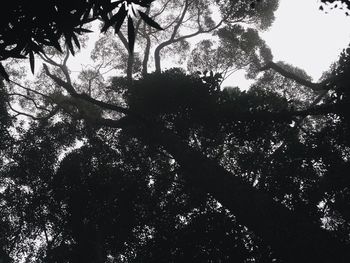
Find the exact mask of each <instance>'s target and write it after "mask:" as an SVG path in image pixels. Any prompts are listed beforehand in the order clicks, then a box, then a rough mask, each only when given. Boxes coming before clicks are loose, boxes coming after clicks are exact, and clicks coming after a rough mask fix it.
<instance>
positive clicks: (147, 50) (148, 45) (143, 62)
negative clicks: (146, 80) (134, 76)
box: [142, 35, 151, 76]
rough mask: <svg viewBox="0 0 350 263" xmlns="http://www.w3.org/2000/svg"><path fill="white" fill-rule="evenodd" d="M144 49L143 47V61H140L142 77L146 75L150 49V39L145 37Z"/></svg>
mask: <svg viewBox="0 0 350 263" xmlns="http://www.w3.org/2000/svg"><path fill="white" fill-rule="evenodd" d="M145 38H146V47H145V54H144V56H143V61H142V75H143V76H145V75H147V73H148V60H149V54H150V49H151V39H150V37H149V36H148V35H147V36H146V37H145Z"/></svg>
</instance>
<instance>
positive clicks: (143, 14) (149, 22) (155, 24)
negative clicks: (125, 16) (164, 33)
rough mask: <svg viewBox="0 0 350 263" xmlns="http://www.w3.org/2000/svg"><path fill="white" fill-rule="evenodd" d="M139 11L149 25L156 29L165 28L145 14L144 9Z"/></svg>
mask: <svg viewBox="0 0 350 263" xmlns="http://www.w3.org/2000/svg"><path fill="white" fill-rule="evenodd" d="M139 13H140V16H141V18H142V19H143V21H145V22H146V23H147V24H148V25H150V26H151V27H154V28H156V29H159V30H163V28H162V27H161V26H160V25H159V24H158V23H157V22H155V21H154V20H153V19H152V18H150V17H149V16H148V15H147V14H145V13H144V12H142V11H139Z"/></svg>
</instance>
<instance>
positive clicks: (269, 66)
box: [260, 61, 328, 92]
mask: <svg viewBox="0 0 350 263" xmlns="http://www.w3.org/2000/svg"><path fill="white" fill-rule="evenodd" d="M268 69H273V70H274V71H276V72H278V73H279V74H281V75H282V76H283V77H285V78H288V79H292V80H294V81H295V82H297V83H298V84H301V85H303V86H305V87H308V88H310V89H312V90H313V91H316V92H320V91H323V90H328V89H327V87H326V84H327V83H328V81H322V82H320V83H314V82H311V81H308V80H305V79H303V78H301V77H299V76H297V75H296V74H294V73H292V72H289V71H287V70H285V69H283V68H282V67H281V66H279V65H278V64H276V63H274V62H272V61H271V62H268V63H267V64H266V65H265V66H264V67H262V68H261V69H260V70H261V71H264V70H268Z"/></svg>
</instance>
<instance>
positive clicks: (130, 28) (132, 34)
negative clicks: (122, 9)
mask: <svg viewBox="0 0 350 263" xmlns="http://www.w3.org/2000/svg"><path fill="white" fill-rule="evenodd" d="M128 40H129V51H130V52H131V53H132V52H133V51H134V44H135V28H134V23H133V22H132V18H131V17H130V16H129V17H128Z"/></svg>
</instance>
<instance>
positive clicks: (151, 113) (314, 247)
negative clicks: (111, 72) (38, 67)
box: [5, 5, 349, 262]
mask: <svg viewBox="0 0 350 263" xmlns="http://www.w3.org/2000/svg"><path fill="white" fill-rule="evenodd" d="M225 7H226V5H223V6H222V8H223V10H224V11H225V10H226V9H225ZM241 8H242V9H243V10H247V5H242V6H241ZM226 11H227V12H228V11H229V10H226ZM251 12H254V11H251ZM125 16H126V15H125ZM124 18H125V17H124ZM108 19H109V18H108ZM111 20H112V19H110V20H109V21H111ZM118 21H121V20H118ZM118 21H116V22H118ZM129 21H130V20H129ZM107 25H108V23H107ZM129 42H130V41H129ZM130 50H131V48H130ZM347 57H348V54H347V53H346V52H345V53H344V54H343V58H342V59H343V61H346V58H347ZM342 64H343V63H341V64H340V65H342ZM346 65H347V63H346V62H344V65H342V66H343V67H345V69H346ZM342 66H340V67H339V68H340V70H339V72H336V73H335V76H334V77H332V78H330V79H327V80H325V81H323V82H322V83H318V84H317V83H311V82H310V81H308V80H305V79H302V78H301V77H300V76H298V75H295V74H294V73H293V72H288V71H287V70H286V69H284V68H283V67H281V66H279V65H278V64H275V63H273V62H271V63H267V64H266V66H265V67H263V68H264V69H268V68H272V69H274V70H276V71H277V72H278V73H280V74H281V75H283V76H285V77H288V78H292V79H293V80H294V81H296V82H298V83H300V84H302V85H304V86H306V87H309V88H311V89H314V90H321V91H325V90H327V91H328V90H334V92H335V93H336V98H335V99H334V100H332V99H329V100H327V101H325V102H323V103H322V104H321V105H318V106H317V105H316V106H315V105H313V106H312V107H311V108H306V109H301V110H293V109H289V107H288V102H287V101H286V100H285V98H283V97H282V98H281V96H280V95H279V94H273V93H271V92H268V91H266V90H261V91H260V90H252V91H250V92H247V93H244V92H243V93H242V94H241V93H240V92H238V91H237V90H232V91H225V92H221V91H219V90H218V89H217V86H216V85H213V82H210V81H208V79H205V78H202V79H201V78H199V77H196V76H186V75H184V74H183V73H181V72H178V71H173V72H169V73H167V74H159V73H158V74H154V75H150V76H145V77H144V78H141V79H140V80H137V81H135V83H134V84H133V85H132V86H129V85H127V84H125V82H123V81H121V79H116V80H115V83H114V84H115V85H114V87H113V89H112V90H114V91H116V92H117V94H122V95H123V96H124V97H123V98H124V100H122V102H123V103H125V105H122V103H120V104H118V102H113V103H111V102H110V101H105V100H103V98H101V99H100V98H98V99H97V98H94V97H92V96H89V95H88V94H87V93H85V92H80V91H79V90H78V89H77V88H76V85H75V83H74V82H72V81H71V79H70V76H69V71H68V70H67V68H66V67H64V65H61V64H57V65H55V67H51V68H48V67H47V66H45V67H44V72H45V74H46V75H47V77H48V80H51V81H52V85H51V86H49V87H48V89H47V91H46V92H45V93H42V92H39V91H36V90H33V89H30V88H28V87H21V89H24V90H26V91H28V92H31V93H32V95H35V96H41V99H40V101H41V102H42V103H43V105H45V103H46V105H48V107H52V108H48V109H47V110H48V111H49V114H48V115H47V114H46V115H45V116H44V118H42V117H41V116H33V117H34V119H39V121H41V123H42V124H43V125H44V126H45V122H46V124H47V123H51V120H50V118H51V117H52V116H53V113H60V114H61V116H63V119H62V120H63V121H62V122H60V125H62V126H63V127H65V128H67V127H68V125H65V122H68V123H72V124H73V127H74V126H76V125H79V127H81V128H82V129H81V130H82V131H83V132H84V133H85V132H86V134H91V133H92V134H93V133H94V132H97V131H96V130H94V129H101V128H104V129H107V128H108V129H111V130H112V131H115V132H120V129H121V130H122V131H123V132H125V133H127V135H128V136H130V137H132V138H133V141H134V142H137V143H140V144H141V145H145V146H148V147H151V148H152V149H154V150H155V151H157V152H160V153H162V154H166V155H167V156H168V158H167V160H168V163H170V162H173V163H174V164H175V165H176V166H177V167H179V169H181V171H183V174H184V177H185V179H186V184H188V185H193V186H194V187H196V188H198V189H200V190H201V191H202V192H204V193H206V194H209V195H210V196H212V198H214V199H215V200H216V202H219V203H220V205H222V206H223V207H224V208H226V209H228V210H229V212H230V213H232V214H233V215H234V216H235V218H236V219H237V221H238V222H240V223H242V224H243V225H244V226H246V227H247V228H248V229H249V230H250V231H253V232H254V233H255V234H256V235H258V236H260V237H261V238H262V239H263V240H264V242H265V243H267V244H268V245H271V247H272V250H273V252H275V253H276V255H277V257H279V258H281V259H282V260H284V261H285V262H310V261H317V262H330V261H333V262H347V261H348V258H349V253H348V250H347V246H346V245H345V244H344V243H342V241H343V240H344V238H340V237H339V236H338V237H334V234H332V233H330V232H329V231H326V230H324V229H323V230H322V229H321V228H320V224H319V223H318V224H317V223H316V222H317V221H318V222H319V220H320V219H321V218H322V217H320V216H318V215H317V211H316V212H315V210H317V205H320V203H318V202H317V201H318V200H320V196H321V200H322V197H324V198H326V199H324V200H326V201H327V202H328V203H329V202H332V200H333V199H332V198H333V197H335V198H336V200H340V201H342V200H346V196H347V195H346V192H345V193H344V194H341V195H340V196H335V195H334V194H335V193H332V192H331V191H330V190H327V191H326V192H324V191H323V192H322V190H321V195H316V197H314V198H312V193H314V194H315V193H316V194H317V193H319V192H317V191H315V189H314V186H315V184H316V185H318V184H320V185H322V181H323V180H324V178H326V179H325V180H327V178H328V176H325V175H327V174H328V175H331V174H333V173H332V172H333V171H338V170H337V169H340V168H341V167H347V161H346V158H344V157H343V156H341V154H342V152H341V151H339V150H338V152H337V147H338V149H339V147H340V149H345V148H344V147H345V146H346V143H345V142H344V141H342V139H341V138H337V139H338V140H337V141H330V143H329V144H328V143H325V144H321V142H322V140H323V138H325V135H327V136H332V134H333V133H334V131H335V130H336V129H335V127H337V128H338V129H342V130H343V131H345V132H346V131H347V130H348V125H347V122H346V120H347V116H348V115H347V111H346V110H347V107H348V103H349V102H348V101H347V98H348V96H347V95H346V94H347V93H346V87H344V86H342V85H340V83H343V82H342V81H341V80H346V76H347V75H348V74H346V73H347V71H346V70H345V69H342ZM175 80H176V81H178V82H177V83H176V82H175ZM116 84H118V85H116ZM214 84H215V83H214ZM337 85H340V86H342V87H343V88H338V86H337ZM47 86H48V85H47ZM125 88H127V89H126V90H125ZM55 91H58V92H55ZM62 91H64V92H62ZM337 92H338V94H339V97H337V95H338V94H337ZM106 97H107V96H106ZM43 98H44V99H43ZM175 98H176V99H175ZM50 105H52V106H50ZM286 105H287V107H286ZM55 106H57V107H55ZM286 108H287V109H286ZM320 114H321V115H325V116H326V114H328V115H330V117H328V118H327V120H328V124H327V125H324V126H322V125H321V129H320V130H316V131H312V130H309V132H312V134H311V135H310V136H308V137H305V136H301V135H300V134H299V133H297V132H299V130H297V132H295V131H294V132H293V130H294V129H290V128H292V127H290V126H289V124H290V123H291V121H292V120H293V118H295V117H306V116H313V115H320ZM27 115H28V116H30V115H29V114H27ZM337 116H339V117H340V118H341V120H342V121H340V122H337V118H338V117H337ZM52 123H54V122H52ZM52 123H51V124H52ZM80 125H81V126H80ZM84 125H85V126H84ZM70 127H72V126H70ZM91 127H92V128H93V129H91ZM290 130H292V131H290ZM327 130H328V131H327ZM232 131H235V132H236V131H237V132H238V136H236V137H234V136H233V135H234V134H235V133H234V132H232ZM256 131H261V133H257V132H256ZM265 131H266V133H264V132H265ZM271 131H272V132H271ZM284 131H286V132H284ZM326 131H327V132H328V133H326ZM221 134H223V135H225V136H220V135H221ZM29 135H30V133H29ZM48 135H49V136H50V133H49V134H48ZM262 135H269V136H268V139H263V136H262ZM89 136H90V135H89ZM90 137H91V136H90ZM90 137H89V138H90ZM230 138H232V139H233V140H232V143H231V145H230V144H229V143H226V142H229V139H230ZM305 138H310V144H306V143H305V141H307V140H305ZM326 138H330V137H326ZM106 139H108V136H107V138H106ZM247 139H249V140H247ZM311 139H313V140H314V141H311ZM24 141H26V142H27V143H30V142H32V140H31V137H30V136H29V137H27V138H26V139H25V140H24ZM112 141H113V140H112ZM255 141H256V142H255ZM281 141H286V144H285V145H286V149H283V150H284V152H285V153H286V158H280V157H283V156H281V155H278V156H277V157H279V158H276V160H271V159H269V155H270V154H269V153H271V152H273V150H274V147H273V146H274V145H276V144H279V143H280V142H281ZM35 142H36V143H38V144H39V145H40V143H42V142H43V141H41V140H36V141H35ZM218 142H219V143H218ZM236 142H239V143H240V144H243V146H244V147H243V150H242V152H238V154H237V156H236V159H237V161H231V160H230V155H228V154H229V153H230V152H231V151H230V148H231V147H234V145H235V143H236ZM307 142H308V141H307ZM46 144H47V141H46ZM237 145H239V144H237ZM315 145H319V149H322V151H315ZM225 147H226V148H229V151H226V149H225ZM295 147H299V148H301V149H307V150H309V151H310V152H311V153H312V155H310V157H312V158H310V159H306V157H305V158H304V159H305V160H301V161H299V162H297V164H298V168H299V169H297V171H299V174H296V175H295V177H293V175H294V173H292V170H291V169H284V167H288V168H290V167H292V166H291V165H290V163H291V162H292V161H293V160H294V159H295V158H298V157H296V156H299V154H300V152H302V151H299V152H298V151H296V150H295V149H297V148H295ZM42 148H45V150H47V149H52V146H51V145H45V146H40V147H37V148H34V150H36V152H35V151H34V153H35V154H32V153H30V152H29V155H28V156H29V157H31V158H27V155H25V156H22V155H21V156H16V151H15V155H14V157H16V158H14V159H15V160H17V162H18V163H19V162H20V161H22V159H23V160H24V165H25V166H24V167H25V168H26V165H27V166H28V165H34V167H35V168H36V169H37V170H38V171H39V172H38V173H41V174H40V176H38V177H37V178H36V179H37V181H35V180H34V181H33V186H35V187H36V186H40V183H39V182H40V180H41V178H45V176H47V175H50V174H52V173H53V171H52V170H53V169H52V167H53V166H52V165H50V163H53V162H54V161H53V160H54V158H55V154H54V151H45V153H46V154H45V155H42V152H41V153H40V149H42ZM14 150H16V148H14ZM26 150H32V149H31V148H30V147H24V151H26ZM266 150H267V151H266ZM38 151H39V153H38ZM20 152H21V151H19V152H17V153H20ZM333 152H337V158H336V161H334V160H332V159H330V158H326V157H327V156H330V155H329V154H328V153H333ZM262 153H267V154H265V155H263V154H262ZM297 153H299V154H297ZM169 154H170V155H171V156H169ZM317 154H319V155H317ZM38 155H39V156H40V158H41V159H40V160H42V162H40V163H38V162H37V161H35V158H34V159H33V156H38ZM46 155H47V156H46ZM17 157H18V158H17ZM22 157H24V158H22ZM215 157H216V158H215ZM287 157H288V158H287ZM317 157H319V158H318V159H317ZM346 157H347V155H346ZM70 158H72V159H69V158H68V159H67V161H65V162H62V170H61V171H62V173H61V174H64V173H65V172H64V171H66V172H69V171H70V168H68V169H67V168H65V167H69V166H73V167H72V169H73V168H74V169H77V168H78V167H74V165H73V164H74V163H75V162H78V161H79V162H80V163H83V161H81V160H79V158H80V157H79V155H78V156H77V155H72V156H70ZM145 159H146V158H145ZM259 159H260V160H263V163H264V164H265V165H263V166H262V167H257V166H254V167H253V168H254V169H248V168H249V167H248V165H247V164H249V162H251V160H259ZM91 160H94V158H92V159H90V162H91ZM97 160H98V159H97ZM18 163H14V169H18V167H19V166H18ZM288 163H289V165H288V166H285V164H288ZM40 164H42V165H40ZM257 164H258V163H257ZM267 164H269V165H271V166H269V165H267ZM305 167H307V172H306V171H305V170H303V168H305ZM315 167H316V168H315ZM91 168H93V167H91ZM255 168H260V169H256V170H255ZM335 168H337V169H335ZM18 170H19V172H20V173H21V172H22V175H21V176H20V177H19V178H20V180H21V179H22V178H26V177H27V176H28V174H26V169H18ZM325 171H326V172H325ZM315 172H316V173H317V172H318V173H320V174H321V176H320V177H316V176H315ZM23 173H24V174H23ZM276 173H277V175H276ZM8 174H11V173H6V171H5V177H6V175H8ZM76 174H78V178H77V179H78V180H81V179H79V178H81V177H82V176H83V175H82V174H81V173H80V171H79V170H76ZM84 174H86V173H84ZM239 174H240V175H241V176H238V175H239ZM281 174H282V176H279V175H281ZM252 175H253V176H252ZM278 176H279V177H278ZM304 177H307V179H309V180H305V178H304ZM261 178H264V180H262V179H261ZM320 178H321V179H320ZM30 181H31V180H30ZM256 182H257V185H258V187H254V186H252V184H253V185H255V184H256ZM20 183H21V181H19V184H16V188H18V187H19V188H20V186H21V184H20ZM86 183H87V185H88V180H87V181H86ZM285 183H287V184H286V185H285ZM63 184H65V183H64V182H63ZM306 184H307V185H306ZM10 185H11V184H10ZM68 185H69V186H71V185H74V182H72V183H68ZM83 185H84V187H82V189H81V190H82V191H83V193H84V195H85V196H86V195H88V193H89V192H91V190H88V189H89V188H86V187H85V185H86V184H85V182H83ZM326 185H328V184H326ZM25 186H26V185H25ZM286 186H288V187H287V189H286V188H284V187H286ZM72 188H73V187H72ZM31 189H32V188H29V189H28V188H24V189H22V191H20V192H19V197H26V195H25V194H23V192H26V191H29V192H30V190H31ZM55 189H56V188H55ZM57 189H59V188H57ZM321 189H322V188H321ZM323 189H325V188H323ZM7 190H8V191H10V190H11V189H10V188H7ZM20 190H21V189H20ZM67 190H68V192H70V194H72V195H75V194H76V193H75V192H74V191H75V190H74V189H73V190H72V191H70V189H67ZM316 190H317V189H316ZM344 190H345V189H344ZM18 200H21V198H18V199H16V200H15V201H16V202H15V206H16V205H17V206H18V207H19V208H20V209H17V210H15V211H21V210H22V209H21V208H22V207H23V205H25V204H26V202H19V201H18ZM324 200H323V201H324ZM43 201H45V198H44V197H40V198H38V202H39V204H40V205H41V202H43ZM66 201H67V203H71V201H70V200H69V198H68V200H66ZM127 201H128V200H127ZM81 202H82V200H80V203H79V204H81ZM324 202H325V201H324ZM327 202H325V203H327ZM338 204H340V206H339V207H340V208H338V210H339V211H340V212H343V213H344V211H345V209H344V208H345V207H346V202H340V203H338ZM40 205H39V206H38V207H40ZM69 205H70V204H69ZM69 205H68V207H69ZM71 205H73V203H71ZM44 207H45V206H44ZM327 208H329V209H331V206H329V205H327ZM305 209H306V211H307V212H308V213H306V214H305V213H304V211H305ZM43 210H44V211H45V209H43ZM87 210H89V209H86V210H85V211H87ZM73 211H74V212H79V211H77V210H76V209H72V210H71V212H72V213H73ZM331 211H334V210H331ZM31 212H32V213H34V212H35V210H29V213H31ZM82 212H83V211H82ZM326 212H327V211H326ZM72 213H71V216H72V217H73V218H77V219H78V221H79V222H81V220H82V219H83V216H81V215H78V216H77V217H76V216H74V215H73V214H72ZM327 213H328V212H327ZM327 213H325V214H323V215H325V216H326V217H324V218H331V219H336V218H339V219H341V220H343V219H344V218H343V217H341V216H340V217H338V215H337V216H335V215H332V214H329V213H328V214H327ZM44 216H45V215H44ZM321 216H322V215H321ZM18 218H20V219H21V217H20V216H19V217H18ZM34 218H35V217H34ZM39 218H41V217H39ZM133 218H134V217H133ZM341 220H338V222H340V221H341ZM83 221H84V220H83ZM19 222H20V221H19ZM38 222H42V221H41V220H38ZM13 223H14V224H16V223H17V225H20V223H18V221H13ZM87 223H89V219H88V222H87ZM94 226H96V225H94ZM335 226H337V224H335ZM40 227H41V228H39V226H38V227H37V228H38V229H40V231H44V228H43V225H41V226H40ZM20 229H21V228H20ZM28 229H29V228H28ZM25 230H26V229H25ZM38 231H39V230H38ZM40 231H39V232H37V233H42V232H40ZM44 232H45V231H44ZM24 233H26V232H24ZM305 233H308V234H307V236H305ZM80 234H81V232H80ZM37 235H38V234H37ZM23 236H24V235H23ZM39 236H40V235H39ZM91 236H94V235H93V234H91ZM47 240H49V242H50V240H51V237H49V235H48V237H47ZM76 240H81V242H80V243H79V242H78V246H79V245H81V247H82V248H90V247H89V246H88V244H84V242H85V241H87V239H85V238H79V237H76ZM94 243H96V240H94ZM68 245H69V244H68ZM96 255H97V254H96ZM98 258H99V257H96V261H98V260H99V259H98ZM102 258H103V257H102Z"/></svg>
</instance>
